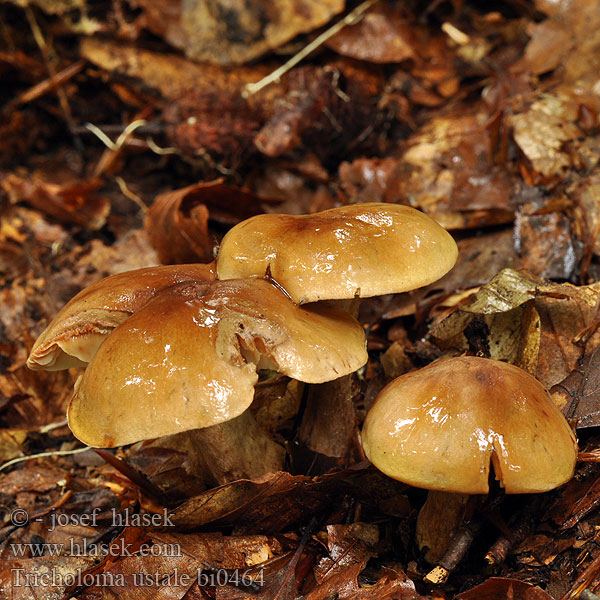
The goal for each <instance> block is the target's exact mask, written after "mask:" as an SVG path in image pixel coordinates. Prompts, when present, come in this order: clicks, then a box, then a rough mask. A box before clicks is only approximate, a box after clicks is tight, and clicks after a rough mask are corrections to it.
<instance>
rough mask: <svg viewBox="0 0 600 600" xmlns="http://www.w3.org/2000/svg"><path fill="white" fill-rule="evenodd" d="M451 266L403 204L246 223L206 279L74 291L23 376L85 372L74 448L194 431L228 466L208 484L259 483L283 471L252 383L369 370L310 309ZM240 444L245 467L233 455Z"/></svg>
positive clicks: (355, 336) (359, 333)
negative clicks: (255, 404)
mask: <svg viewBox="0 0 600 600" xmlns="http://www.w3.org/2000/svg"><path fill="white" fill-rule="evenodd" d="M456 257H457V248H456V244H455V243H454V240H453V239H452V238H451V236H450V235H449V234H448V233H447V232H446V231H445V230H444V229H443V228H442V227H440V226H439V225H438V224H437V223H436V222H435V221H433V220H432V219H430V218H429V217H427V216H426V215H424V214H423V213H421V212H419V211H417V210H415V209H412V208H409V207H406V206H401V205H391V204H360V205H354V206H347V207H342V208H339V209H332V210H328V211H324V212H322V213H317V214H314V215H307V216H289V215H261V216H258V217H253V218H251V219H248V220H247V221H244V222H242V223H240V224H239V225H237V226H236V227H234V228H233V229H231V230H230V232H229V233H228V234H227V235H226V236H225V238H224V239H223V242H222V244H221V248H220V249H219V253H218V258H217V262H216V266H213V265H177V266H165V267H153V268H150V269H141V270H137V271H132V272H129V273H123V274H120V275H115V276H112V277H108V278H106V279H104V280H102V281H99V282H97V283H96V284H94V285H92V286H90V287H89V288H87V289H85V290H83V291H82V292H80V293H79V294H78V295H77V296H75V298H73V299H72V300H71V301H70V302H69V303H68V304H67V305H66V306H65V307H64V308H63V309H62V310H61V311H60V312H59V314H58V315H57V316H56V318H55V319H54V320H53V321H52V323H51V324H50V325H49V327H48V328H47V329H46V331H45V332H44V333H42V335H41V336H40V338H39V339H38V340H37V342H36V343H35V345H34V347H33V349H32V351H31V355H30V357H29V360H28V365H29V367H30V368H32V369H48V370H56V369H64V368H70V367H85V366H87V368H86V371H85V373H84V375H83V376H82V377H81V378H80V379H79V380H78V382H77V384H76V389H75V393H74V396H73V398H72V400H71V403H70V406H69V409H68V422H69V426H70V427H71V429H72V431H73V433H74V434H75V435H76V436H77V437H78V438H79V439H80V440H81V441H83V442H84V443H87V444H89V445H93V446H101V447H112V446H117V445H123V444H129V443H133V442H136V441H140V440H145V439H152V438H156V437H159V436H165V435H170V434H176V433H178V432H184V431H194V432H195V433H194V443H200V444H201V443H203V440H204V441H206V440H207V439H208V438H210V440H211V448H212V450H211V451H212V452H213V454H214V456H215V462H219V461H220V462H221V463H223V462H225V463H226V464H224V465H221V466H220V467H219V469H218V471H219V473H220V475H219V476H215V482H217V483H221V482H223V481H225V480H228V479H233V478H236V477H240V476H254V475H258V474H261V473H262V472H265V471H268V470H275V469H277V468H281V466H282V461H283V449H282V448H281V447H280V446H279V445H278V444H275V443H274V442H273V441H272V440H271V439H270V438H269V437H268V436H266V434H264V432H262V433H261V431H260V428H259V427H258V426H257V424H256V423H255V422H253V419H252V416H251V414H250V412H249V411H248V410H247V408H248V407H249V406H250V404H251V402H252V399H253V394H254V384H255V383H256V382H257V380H258V371H259V370H260V369H264V368H268V369H273V370H277V371H279V372H280V373H282V374H284V375H287V376H289V377H292V378H294V379H297V380H299V381H303V382H306V383H323V382H328V381H331V380H335V379H339V378H341V377H343V376H346V375H349V374H350V373H352V372H354V371H356V370H357V369H358V368H360V367H361V366H362V365H363V364H364V363H365V362H366V360H367V354H366V339H365V335H364V331H363V329H362V327H361V326H360V324H359V323H358V321H357V320H356V319H355V318H354V317H353V316H352V315H350V314H348V313H347V312H345V311H343V310H341V309H340V308H339V307H336V306H330V305H327V304H323V303H321V302H320V301H323V300H340V299H353V298H355V297H365V296H373V295H378V294H385V293H395V292H401V291H406V290H409V289H414V288H416V287H419V286H422V285H426V284H428V283H430V282H431V281H435V280H436V279H438V278H439V277H441V276H442V275H443V274H445V273H446V272H447V271H448V270H449V269H450V268H451V267H452V266H453V265H454V262H455V261H456ZM215 276H216V277H217V279H215ZM306 303H312V304H310V305H309V306H303V305H304V304H306ZM352 410H353V409H352ZM240 432H241V435H240ZM232 436H233V437H232ZM219 440H220V442H221V443H219ZM232 440H234V441H233V442H232ZM247 444H250V446H251V447H250V449H249V450H248V452H246V458H244V455H243V453H241V452H237V451H236V448H238V447H239V448H242V447H243V446H244V445H247ZM232 446H233V448H232ZM204 450H206V452H205V453H207V452H208V449H207V447H205V448H204ZM257 457H260V459H258V460H257Z"/></svg>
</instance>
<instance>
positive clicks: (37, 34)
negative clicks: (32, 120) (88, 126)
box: [24, 4, 83, 153]
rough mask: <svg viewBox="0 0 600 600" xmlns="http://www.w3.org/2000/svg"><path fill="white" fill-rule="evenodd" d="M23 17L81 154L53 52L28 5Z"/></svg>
mask: <svg viewBox="0 0 600 600" xmlns="http://www.w3.org/2000/svg"><path fill="white" fill-rule="evenodd" d="M24 9H25V16H26V17H27V21H28V23H29V27H30V28H31V33H32V34H33V37H34V39H35V42H36V44H37V45H38V47H39V49H40V52H41V53H42V56H43V58H44V62H45V63H46V69H48V74H49V75H50V80H51V82H52V83H53V84H54V83H55V85H54V87H55V88H56V95H57V96H58V101H59V103H60V108H61V110H62V112H63V115H64V118H65V121H66V122H67V125H68V127H69V131H70V132H71V135H72V136H73V143H74V144H75V148H77V150H78V151H79V152H80V153H82V152H83V144H82V143H81V140H80V139H79V136H78V135H77V134H76V133H75V121H74V120H73V113H72V112H71V106H70V105H69V100H68V98H67V94H66V92H65V90H64V89H63V88H62V84H61V82H60V81H57V73H56V69H55V68H54V65H53V61H52V58H53V56H52V54H54V50H53V49H52V48H51V47H49V46H48V44H47V43H46V40H45V39H44V36H43V34H42V30H41V29H40V26H39V25H38V22H37V21H36V18H35V14H34V13H33V10H32V9H31V6H30V5H29V4H26V5H25V7H24Z"/></svg>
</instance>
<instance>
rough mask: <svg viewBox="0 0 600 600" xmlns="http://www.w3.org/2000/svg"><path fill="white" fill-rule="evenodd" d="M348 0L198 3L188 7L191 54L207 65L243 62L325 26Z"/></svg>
mask: <svg viewBox="0 0 600 600" xmlns="http://www.w3.org/2000/svg"><path fill="white" fill-rule="evenodd" d="M343 9H344V0H325V1H324V0H296V1H292V0H261V1H260V2H254V3H252V4H239V5H237V4H234V5H232V4H231V3H230V2H227V1H226V0H218V1H212V2H209V1H207V0H193V1H192V2H186V3H184V4H183V6H182V14H181V23H182V28H183V31H184V32H185V34H186V38H187V39H186V45H185V50H186V53H187V55H188V56H189V57H190V58H193V59H194V60H197V61H201V62H209V63H216V64H222V65H232V64H241V63H245V62H249V61H251V60H253V59H255V58H258V57H259V56H261V55H262V54H265V53H266V52H269V51H270V50H273V49H274V48H277V47H278V46H281V45H282V44H285V42H287V41H289V40H291V39H292V38H293V37H295V36H296V35H298V34H299V33H307V32H309V31H312V30H314V29H317V28H318V27H321V26H322V25H325V24H326V23H327V22H328V21H329V20H330V19H331V18H332V17H333V16H334V15H336V14H338V13H340V12H341V11H342V10H343Z"/></svg>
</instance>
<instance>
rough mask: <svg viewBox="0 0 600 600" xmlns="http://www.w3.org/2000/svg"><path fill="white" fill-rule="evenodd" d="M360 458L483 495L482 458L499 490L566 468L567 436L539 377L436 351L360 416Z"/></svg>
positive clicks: (548, 485)
mask: <svg viewBox="0 0 600 600" xmlns="http://www.w3.org/2000/svg"><path fill="white" fill-rule="evenodd" d="M362 441H363V446H364V450H365V452H366V454H367V456H368V458H369V460H370V461H371V462H372V463H373V464H374V465H375V466H376V467H377V468H378V469H379V470H380V471H383V473H385V474H386V475H388V476H390V477H393V478H394V479H399V480H400V481H404V482H406V483H409V484H411V485H414V486H417V487H422V488H427V489H432V490H441V491H446V492H456V493H463V494H487V493H488V491H489V490H488V475H489V471H490V462H492V463H493V465H494V472H495V475H496V478H497V479H498V480H499V481H500V483H501V485H502V486H503V487H504V489H505V490H506V492H507V493H508V494H520V493H533V492H545V491H548V490H551V489H553V488H555V487H557V486H559V485H561V484H563V483H565V482H566V481H568V480H569V479H571V477H572V476H573V470H574V468H575V461H576V459H577V442H576V440H575V436H574V435H573V432H572V431H571V428H570V427H569V425H568V423H567V421H566V420H565V419H564V417H563V416H562V414H561V412H560V411H559V410H558V408H557V407H556V406H555V405H554V403H553V402H552V399H551V398H550V396H549V394H548V393H547V392H546V390H545V389H544V387H543V386H542V384H541V383H539V382H538V381H537V380H536V379H535V378H534V377H532V376H531V375H529V374H528V373H526V372H525V371H523V370H521V369H519V368H518V367H515V366H513V365H509V364H506V363H502V362H498V361H493V360H489V359H485V358H476V357H467V356H465V357H459V358H450V359H445V360H439V361H437V362H435V363H433V364H432V365H429V366H428V367H425V368H424V369H420V370H419V371H415V372H413V373H408V374H406V375H402V376H400V377H398V378H397V379H395V380H394V381H392V382H391V383H390V384H389V385H388V386H386V387H385V388H384V389H383V391H382V392H381V393H380V394H379V396H378V398H377V400H376V401H375V404H374V406H373V407H372V408H371V410H370V411H369V414H368V415H367V418H366V420H365V424H364V428H363V432H362Z"/></svg>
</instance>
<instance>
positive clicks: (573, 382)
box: [550, 348, 600, 429]
mask: <svg viewBox="0 0 600 600" xmlns="http://www.w3.org/2000/svg"><path fill="white" fill-rule="evenodd" d="M550 391H551V392H552V397H553V398H554V401H555V402H556V404H557V405H558V406H559V407H560V408H561V410H562V411H563V413H564V414H565V415H567V417H568V418H569V420H571V421H573V422H574V423H575V427H576V428H577V429H584V428H587V427H597V426H598V425H600V350H599V349H598V348H596V349H595V350H594V351H593V352H592V353H591V354H589V355H588V356H586V357H585V358H584V359H583V360H582V361H581V362H580V364H577V366H576V367H575V369H574V370H573V371H571V373H570V374H569V375H568V376H567V377H566V378H565V379H564V380H563V381H561V382H560V383H557V384H556V385H555V386H553V387H552V389H551V390H550Z"/></svg>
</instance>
